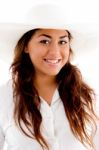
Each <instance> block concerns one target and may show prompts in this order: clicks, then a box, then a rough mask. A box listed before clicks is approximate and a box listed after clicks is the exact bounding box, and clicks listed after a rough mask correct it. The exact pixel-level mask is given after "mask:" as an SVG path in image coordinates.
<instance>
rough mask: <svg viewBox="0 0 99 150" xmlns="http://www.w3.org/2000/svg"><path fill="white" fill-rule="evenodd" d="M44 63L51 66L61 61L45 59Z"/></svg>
mask: <svg viewBox="0 0 99 150" xmlns="http://www.w3.org/2000/svg"><path fill="white" fill-rule="evenodd" d="M44 61H45V62H47V63H49V64H57V63H59V62H60V61H61V59H44Z"/></svg>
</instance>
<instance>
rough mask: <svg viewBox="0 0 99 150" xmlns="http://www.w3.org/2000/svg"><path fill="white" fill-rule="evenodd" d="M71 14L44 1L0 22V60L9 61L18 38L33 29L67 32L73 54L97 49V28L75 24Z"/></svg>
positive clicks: (79, 23) (63, 7)
mask: <svg viewBox="0 0 99 150" xmlns="http://www.w3.org/2000/svg"><path fill="white" fill-rule="evenodd" d="M70 11H71V10H70ZM73 13H74V12H72V13H70V12H68V11H67V9H66V7H65V6H62V5H59V3H57V4H56V3H53V2H44V3H37V4H34V5H33V6H31V9H29V10H27V11H26V14H24V16H21V17H16V20H14V21H12V22H11V21H10V22H4V23H3V22H1V23H0V59H3V60H4V61H7V62H12V59H13V52H14V48H15V46H16V44H17V41H18V40H19V38H20V37H21V36H22V35H23V34H24V33H25V32H27V31H29V30H32V29H35V28H48V29H64V30H69V31H70V33H71V34H72V36H73V40H72V41H71V47H72V49H73V50H74V53H77V51H79V52H81V53H82V52H83V51H86V50H89V51H90V50H91V49H93V50H94V48H95V47H98V46H99V25H98V24H94V25H93V24H89V23H87V24H86V23H84V22H79V20H77V18H76V16H75V15H74V14H73Z"/></svg>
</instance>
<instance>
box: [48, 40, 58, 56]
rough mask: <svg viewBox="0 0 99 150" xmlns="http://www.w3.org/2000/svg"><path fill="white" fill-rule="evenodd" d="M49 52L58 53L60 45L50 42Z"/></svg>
mask: <svg viewBox="0 0 99 150" xmlns="http://www.w3.org/2000/svg"><path fill="white" fill-rule="evenodd" d="M49 53H50V54H53V55H56V54H59V53H60V47H59V45H58V44H57V43H52V44H51V45H50V47H49Z"/></svg>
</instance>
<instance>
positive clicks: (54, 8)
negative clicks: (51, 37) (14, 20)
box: [24, 3, 68, 29]
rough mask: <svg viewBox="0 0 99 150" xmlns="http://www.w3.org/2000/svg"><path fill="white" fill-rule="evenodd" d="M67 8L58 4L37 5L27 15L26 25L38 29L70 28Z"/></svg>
mask: <svg viewBox="0 0 99 150" xmlns="http://www.w3.org/2000/svg"><path fill="white" fill-rule="evenodd" d="M65 10H66V8H64V7H63V6H62V5H61V6H60V5H59V4H56V3H43V4H38V5H35V6H34V7H32V8H31V9H30V11H29V12H28V13H27V14H26V17H25V18H24V19H25V24H33V25H34V26H36V27H40V28H41V27H45V28H48V27H53V28H64V29H66V27H67V26H68V17H67V16H66V13H65Z"/></svg>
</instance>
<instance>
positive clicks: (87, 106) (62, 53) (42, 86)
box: [0, 25, 97, 150]
mask: <svg viewBox="0 0 99 150" xmlns="http://www.w3.org/2000/svg"><path fill="white" fill-rule="evenodd" d="M71 40H72V34H71V33H70V31H69V30H67V29H64V28H63V29H62V28H61V29H57V28H54V27H53V28H52V27H50V25H49V26H48V27H47V28H42V26H41V28H40V27H39V28H33V29H32V30H29V31H27V32H26V33H24V34H23V35H22V36H21V38H20V39H19V41H18V42H17V45H16V47H15V55H14V60H13V63H12V65H11V70H12V81H9V82H8V83H7V84H6V85H4V86H3V87H1V88H0V150H2V149H3V144H4V141H6V143H7V150H8V149H9V150H66V149H67V150H74V149H75V150H87V149H90V150H92V149H95V145H94V139H93V137H94V134H95V131H96V127H97V126H96V118H97V116H96V114H95V110H94V103H95V94H94V91H93V89H91V88H90V87H89V86H88V85H87V84H86V83H85V82H84V81H83V79H82V75H81V73H80V70H79V69H78V68H77V67H76V66H75V65H73V64H72V63H71V56H72V55H73V51H72V49H71Z"/></svg>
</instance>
